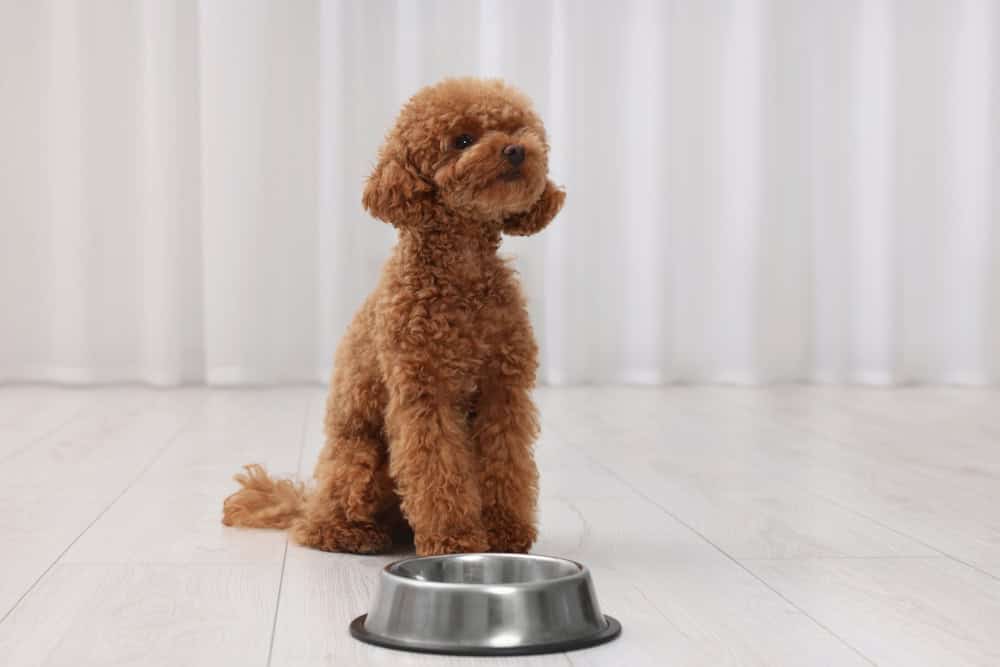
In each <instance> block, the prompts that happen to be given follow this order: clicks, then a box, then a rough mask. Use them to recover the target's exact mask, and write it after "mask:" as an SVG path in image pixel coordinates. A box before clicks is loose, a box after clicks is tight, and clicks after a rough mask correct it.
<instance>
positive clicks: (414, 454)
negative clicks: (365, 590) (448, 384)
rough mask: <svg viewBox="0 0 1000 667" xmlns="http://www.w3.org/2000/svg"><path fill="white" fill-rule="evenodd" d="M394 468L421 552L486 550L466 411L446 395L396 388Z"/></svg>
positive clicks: (389, 419) (391, 422) (391, 415)
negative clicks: (407, 393) (398, 389)
mask: <svg viewBox="0 0 1000 667" xmlns="http://www.w3.org/2000/svg"><path fill="white" fill-rule="evenodd" d="M393 394H394V395H393V396H392V397H391V398H390V402H389V410H388V414H387V415H386V423H387V426H388V428H389V441H390V445H389V471H390V474H391V475H392V477H393V478H394V479H395V481H396V485H397V490H398V493H399V495H400V499H401V504H400V506H401V507H402V510H403V514H404V515H405V516H406V519H407V521H408V522H409V523H410V526H412V528H413V532H414V543H415V545H416V548H417V554H418V555H421V556H425V555H433V554H446V553H462V552H465V553H467V552H474V551H485V550H486V548H487V546H488V542H487V539H486V533H485V531H484V530H483V527H482V517H481V513H480V512H481V499H480V495H479V488H478V485H477V481H478V474H477V468H476V462H475V459H474V458H473V456H472V452H471V451H470V446H469V436H468V427H467V425H466V421H465V415H464V414H462V413H461V412H460V411H459V409H458V407H457V405H456V404H455V403H454V402H453V401H451V400H449V399H448V398H447V397H445V396H435V395H432V394H431V393H429V392H427V393H425V392H423V391H416V392H413V394H412V395H409V396H407V395H405V392H402V391H399V392H393Z"/></svg>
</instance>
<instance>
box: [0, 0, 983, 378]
mask: <svg viewBox="0 0 1000 667" xmlns="http://www.w3.org/2000/svg"><path fill="white" fill-rule="evenodd" d="M469 74H471V75H482V76H501V77H504V78H505V79H507V80H509V81H510V82H512V83H514V84H515V85H518V86H519V87H521V88H522V89H524V90H525V91H526V92H527V93H528V94H529V95H530V96H531V97H532V98H533V99H534V100H535V103H536V106H537V107H538V109H539V111H540V112H541V114H542V116H543V117H544V118H545V120H546V123H547V126H548V129H549V133H550V142H551V145H552V156H551V170H552V175H553V178H554V179H555V180H556V181H557V182H560V183H562V184H565V186H566V188H567V190H568V194H569V197H568V200H567V205H566V208H565V210H564V212H563V213H562V214H561V215H560V216H559V218H557V220H556V222H555V223H554V225H553V226H552V227H551V228H550V229H548V230H546V231H545V232H544V233H543V234H541V235H540V236H536V237H532V238H525V239H521V238H518V239H509V240H507V241H505V245H504V251H505V252H507V253H510V254H513V255H515V256H516V258H517V259H516V265H517V267H518V269H519V271H520V273H521V276H522V280H523V282H524V285H525V289H526V291H527V293H528V296H529V301H530V308H531V314H532V320H533V322H534V325H535V328H536V334H537V336H538V339H539V342H540V344H541V359H542V369H541V379H542V380H543V381H546V382H551V383H557V384H572V383H581V382H633V383H666V382H735V383H756V382H770V381H820V382H858V383H870V384H894V383H907V382H944V383H958V384H987V383H994V382H996V381H997V380H998V379H1000V196H998V194H997V185H998V183H1000V157H998V156H1000V6H998V5H997V3H995V2H993V1H992V0H956V1H955V2H945V1H943V0H941V1H933V0H919V1H913V2H898V1H892V0H846V1H840V0H838V1H835V0H810V1H808V2H796V3H786V2H777V1H775V0H710V1H707V2H704V1H700V0H699V1H695V0H673V1H669V2H659V1H655V0H648V1H646V0H628V1H626V2H615V3H611V2H596V1H595V2H571V1H569V0H551V1H543V2H534V1H528V0H520V1H514V2H501V1H499V0H496V1H493V0H483V1H481V2H464V1H462V0H447V1H445V0H431V1H426V2H413V1H410V0H399V1H398V2H370V1H362V0H356V1H351V2H346V1H345V2H332V1H331V2H319V1H313V0H303V1H302V2H294V3H286V2H280V1H279V0H211V1H208V0H202V1H198V0H173V1H170V2H167V1H166V0H142V1H140V2H127V1H126V0H103V1H102V2H82V0H58V1H57V0H48V1H42V2H37V3H14V2H11V3H2V4H0V146H2V147H3V154H2V159H0V234H2V235H0V317H2V320H0V322H2V326H0V380H6V381H57V382H69V383H90V382H110V381H139V382H146V383H150V384H155V385H173V384H178V383H185V382H208V383H213V384H256V383H269V382H288V381H324V380H325V379H326V378H327V376H328V373H329V371H330V364H331V363H332V358H333V350H334V347H335V345H336V344H337V341H338V339H339V337H340V334H341V333H342V331H343V330H344V328H345V327H346V325H347V322H348V321H349V319H350V317H351V315H352V313H353V311H354V309H355V308H356V307H357V306H358V305H359V304H360V302H361V300H362V299H363V298H364V296H365V295H366V294H367V292H368V291H369V290H370V289H371V288H372V287H373V285H374V283H375V281H376V279H377V276H378V272H379V269H380V266H381V263H382V261H384V259H385V257H386V256H387V254H388V252H389V249H390V248H391V246H392V244H393V241H394V233H393V230H392V228H391V227H389V226H388V225H384V224H381V223H379V222H377V221H374V220H372V219H370V218H369V217H368V216H367V215H366V214H365V213H364V212H363V211H362V210H361V207H360V192H361V187H362V184H363V181H364V178H365V176H366V175H367V173H368V171H369V170H370V168H371V166H372V161H373V159H374V156H375V151H376V149H377V148H378V145H379V143H380V142H381V140H382V137H383V135H384V133H385V131H386V129H387V128H388V127H389V126H390V124H391V123H392V120H393V117H394V115H395V113H396V112H397V110H398V108H399V106H400V105H401V104H402V103H403V102H404V101H405V100H406V98H407V97H408V96H409V95H410V94H412V93H413V92H414V91H415V90H416V89H417V88H419V87H420V86H422V85H425V84H428V83H432V82H434V81H435V80H437V79H439V78H441V77H444V76H459V75H469Z"/></svg>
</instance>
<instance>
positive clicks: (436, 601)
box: [351, 554, 621, 655]
mask: <svg viewBox="0 0 1000 667" xmlns="http://www.w3.org/2000/svg"><path fill="white" fill-rule="evenodd" d="M620 633H621V625H620V624H619V623H618V621H616V620H615V619H613V618H611V617H610V616H604V615H603V614H602V613H601V609H600V606H599V605H598V603H597V596H596V594H595V593H594V586H593V583H592V582H591V579H590V572H589V570H587V568H586V567H584V566H583V565H581V564H580V563H576V562H574V561H571V560H565V559H562V558H552V557H549V556H533V555H521V554H457V555H452V556H429V557H426V558H409V559H406V560H401V561H396V562H395V563H391V564H389V565H387V566H386V567H385V568H384V569H383V570H382V572H381V573H380V575H379V581H378V591H377V592H376V594H375V599H374V601H373V603H372V609H371V612H370V613H368V614H367V615H363V616H359V617H358V618H356V619H354V621H353V622H352V623H351V635H353V636H354V637H355V638H357V639H360V640H361V641H364V642H368V643H370V644H376V645H379V646H385V647H388V648H395V649H403V650H407V651H419V652H424V653H447V654H453V655H523V654H529V653H553V652H561V651H570V650H573V649H577V648H583V647H586V646H594V645H596V644H601V643H604V642H607V641H611V640H612V639H614V638H615V637H617V636H618V635H619V634H620Z"/></svg>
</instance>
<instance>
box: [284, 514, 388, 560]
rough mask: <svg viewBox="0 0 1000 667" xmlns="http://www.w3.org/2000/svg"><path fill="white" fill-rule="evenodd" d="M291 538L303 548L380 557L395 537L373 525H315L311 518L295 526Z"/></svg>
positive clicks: (298, 522)
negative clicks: (378, 555)
mask: <svg viewBox="0 0 1000 667" xmlns="http://www.w3.org/2000/svg"><path fill="white" fill-rule="evenodd" d="M291 533H292V537H293V538H294V539H295V541H296V542H298V543H299V544H301V545H302V546H306V547H312V548H314V549H320V550H321V551H340V552H345V553H352V554H378V553H384V552H386V551H389V550H390V549H391V548H392V537H391V536H390V534H389V531H387V530H386V529H385V528H383V527H381V526H377V525H375V524H373V523H314V522H311V521H309V520H308V519H302V520H300V521H297V522H296V523H295V524H294V525H293V526H292V531H291Z"/></svg>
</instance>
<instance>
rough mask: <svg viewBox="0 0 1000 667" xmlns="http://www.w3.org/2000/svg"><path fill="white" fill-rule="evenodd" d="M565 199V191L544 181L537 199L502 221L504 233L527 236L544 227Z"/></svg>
mask: <svg viewBox="0 0 1000 667" xmlns="http://www.w3.org/2000/svg"><path fill="white" fill-rule="evenodd" d="M565 200H566V191H565V190H560V189H559V188H558V187H556V185H555V184H554V183H553V182H552V181H546V183H545V190H543V191H542V196H541V197H539V198H538V201H536V202H535V203H534V205H533V206H532V207H531V208H529V209H528V210H527V211H524V212H523V213H517V214H515V215H512V216H510V217H509V218H507V219H506V220H504V221H503V231H504V233H505V234H512V235H514V236H528V235H529V234H535V233H537V232H540V231H542V230H543V229H545V227H546V225H548V224H549V223H550V222H552V218H554V217H556V213H558V212H559V209H561V208H562V205H563V202H564V201H565Z"/></svg>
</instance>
